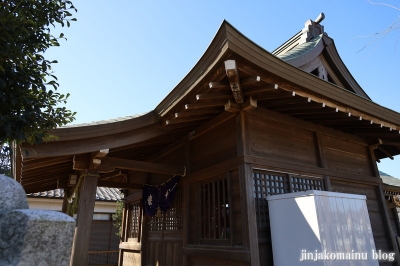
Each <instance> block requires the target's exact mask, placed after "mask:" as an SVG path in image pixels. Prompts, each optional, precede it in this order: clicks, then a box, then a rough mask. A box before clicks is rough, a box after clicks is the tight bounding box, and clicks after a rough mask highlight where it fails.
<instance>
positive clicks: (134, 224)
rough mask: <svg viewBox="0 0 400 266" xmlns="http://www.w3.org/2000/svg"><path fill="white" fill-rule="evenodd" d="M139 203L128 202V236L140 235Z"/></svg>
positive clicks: (137, 236) (136, 236)
mask: <svg viewBox="0 0 400 266" xmlns="http://www.w3.org/2000/svg"><path fill="white" fill-rule="evenodd" d="M140 206H141V204H140V202H135V203H129V205H128V208H129V209H128V210H129V214H128V215H129V216H128V217H129V221H130V222H129V227H128V228H129V229H128V238H137V239H139V237H140V222H141V221H140V220H141V213H140V211H141V208H140Z"/></svg>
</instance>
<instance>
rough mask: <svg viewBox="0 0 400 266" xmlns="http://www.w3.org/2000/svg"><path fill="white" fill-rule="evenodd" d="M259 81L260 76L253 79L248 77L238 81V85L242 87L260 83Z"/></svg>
mask: <svg viewBox="0 0 400 266" xmlns="http://www.w3.org/2000/svg"><path fill="white" fill-rule="evenodd" d="M260 80H261V78H260V76H255V77H249V78H246V79H243V80H241V81H240V83H241V85H242V86H244V85H248V84H253V83H256V82H260Z"/></svg>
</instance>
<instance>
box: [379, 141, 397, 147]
mask: <svg viewBox="0 0 400 266" xmlns="http://www.w3.org/2000/svg"><path fill="white" fill-rule="evenodd" d="M382 144H383V145H388V146H400V141H393V140H382Z"/></svg>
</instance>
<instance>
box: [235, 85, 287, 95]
mask: <svg viewBox="0 0 400 266" xmlns="http://www.w3.org/2000/svg"><path fill="white" fill-rule="evenodd" d="M278 88H279V87H278V84H269V85H266V86H262V87H257V88H248V89H245V90H243V94H244V95H245V96H250V95H255V94H263V93H270V92H277V90H278Z"/></svg>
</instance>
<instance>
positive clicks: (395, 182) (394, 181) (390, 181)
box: [381, 175, 400, 187]
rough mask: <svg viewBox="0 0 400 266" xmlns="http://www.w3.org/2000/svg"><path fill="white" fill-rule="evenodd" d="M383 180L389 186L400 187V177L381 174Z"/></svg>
mask: <svg viewBox="0 0 400 266" xmlns="http://www.w3.org/2000/svg"><path fill="white" fill-rule="evenodd" d="M381 178H382V182H383V183H384V184H386V185H389V186H396V187H400V179H398V178H395V177H393V176H387V175H381Z"/></svg>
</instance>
